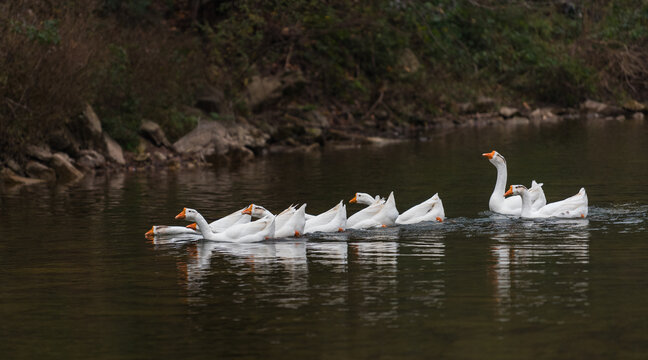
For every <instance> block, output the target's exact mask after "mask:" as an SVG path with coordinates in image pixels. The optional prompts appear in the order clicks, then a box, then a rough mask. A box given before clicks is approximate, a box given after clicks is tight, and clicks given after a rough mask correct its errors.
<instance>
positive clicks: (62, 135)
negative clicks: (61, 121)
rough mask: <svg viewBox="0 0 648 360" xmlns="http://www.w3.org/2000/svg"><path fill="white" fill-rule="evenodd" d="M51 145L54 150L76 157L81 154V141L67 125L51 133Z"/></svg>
mask: <svg viewBox="0 0 648 360" xmlns="http://www.w3.org/2000/svg"><path fill="white" fill-rule="evenodd" d="M49 146H50V147H51V148H52V150H55V151H60V152H64V153H66V154H70V155H71V156H73V157H75V158H76V157H78V156H79V148H80V144H79V141H78V140H77V139H76V138H75V137H74V135H73V134H72V132H71V131H70V130H69V129H68V128H67V127H63V128H59V129H58V130H55V131H53V132H51V133H50V135H49Z"/></svg>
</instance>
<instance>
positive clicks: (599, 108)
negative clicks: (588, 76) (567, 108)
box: [580, 100, 608, 113]
mask: <svg viewBox="0 0 648 360" xmlns="http://www.w3.org/2000/svg"><path fill="white" fill-rule="evenodd" d="M607 107H608V106H607V105H606V104H604V103H601V102H598V101H594V100H585V102H583V103H582V104H580V108H581V109H582V110H585V111H586V112H590V113H592V112H596V113H603V112H604V111H605V109H606V108H607Z"/></svg>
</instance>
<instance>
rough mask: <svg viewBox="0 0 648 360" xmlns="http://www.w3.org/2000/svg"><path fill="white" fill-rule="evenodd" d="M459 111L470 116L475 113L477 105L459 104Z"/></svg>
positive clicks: (469, 103)
mask: <svg viewBox="0 0 648 360" xmlns="http://www.w3.org/2000/svg"><path fill="white" fill-rule="evenodd" d="M457 111H458V112H459V113H460V114H470V113H474V112H475V105H474V104H473V103H471V102H465V103H459V104H457Z"/></svg>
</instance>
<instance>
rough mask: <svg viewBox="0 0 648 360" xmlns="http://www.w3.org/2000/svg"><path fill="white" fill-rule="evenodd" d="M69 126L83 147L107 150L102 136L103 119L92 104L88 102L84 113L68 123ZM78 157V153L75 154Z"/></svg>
mask: <svg viewBox="0 0 648 360" xmlns="http://www.w3.org/2000/svg"><path fill="white" fill-rule="evenodd" d="M68 128H69V129H70V131H71V134H73V136H74V139H75V140H76V141H77V143H78V144H79V148H81V149H98V150H99V151H104V150H105V145H104V143H103V138H102V133H103V131H102V129H101V121H99V117H98V116H97V114H96V113H95V112H94V110H93V109H92V106H90V104H86V106H85V108H84V110H83V113H81V114H80V115H79V116H77V117H76V118H74V119H73V121H71V122H70V123H69V124H68ZM56 150H58V151H65V152H68V151H66V150H64V149H56ZM73 155H74V157H78V156H79V155H78V154H73Z"/></svg>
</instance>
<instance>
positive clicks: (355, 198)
mask: <svg viewBox="0 0 648 360" xmlns="http://www.w3.org/2000/svg"><path fill="white" fill-rule="evenodd" d="M356 202H358V193H356V194H355V196H354V197H353V199H351V200H349V204H353V203H356Z"/></svg>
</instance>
